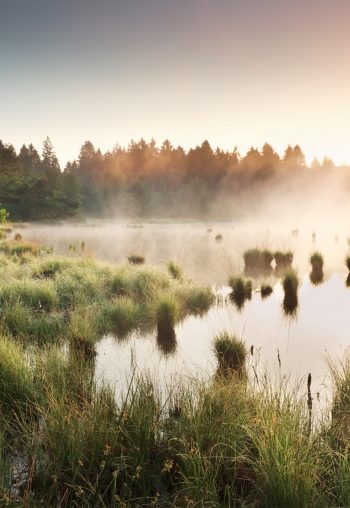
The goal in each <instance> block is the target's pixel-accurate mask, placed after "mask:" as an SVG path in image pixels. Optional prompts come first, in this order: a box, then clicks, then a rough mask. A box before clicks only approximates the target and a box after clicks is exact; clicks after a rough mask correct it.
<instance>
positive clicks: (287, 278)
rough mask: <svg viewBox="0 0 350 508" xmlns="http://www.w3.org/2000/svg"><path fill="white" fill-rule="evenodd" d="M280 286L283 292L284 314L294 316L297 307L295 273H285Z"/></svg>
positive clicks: (297, 283)
mask: <svg viewBox="0 0 350 508" xmlns="http://www.w3.org/2000/svg"><path fill="white" fill-rule="evenodd" d="M282 286H283V291H284V299H283V309H284V311H285V313H286V314H289V315H294V314H295V312H296V310H297V307H298V287H299V278H298V275H297V273H296V272H295V271H293V270H292V271H289V272H286V273H285V275H284V277H283V280H282Z"/></svg>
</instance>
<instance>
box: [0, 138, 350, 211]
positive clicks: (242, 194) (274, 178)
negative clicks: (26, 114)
mask: <svg viewBox="0 0 350 508" xmlns="http://www.w3.org/2000/svg"><path fill="white" fill-rule="evenodd" d="M335 175H340V176H341V178H342V188H343V189H347V188H348V186H349V184H350V177H349V175H350V168H349V167H345V166H343V167H336V166H335V165H334V163H333V162H332V160H331V159H329V158H325V159H324V160H323V161H322V162H321V163H320V162H319V161H318V160H317V159H315V160H314V161H313V162H312V164H311V165H310V166H307V164H306V162H305V156H304V154H303V152H302V149H301V148H300V146H299V145H296V146H294V147H292V146H290V145H289V146H288V147H287V148H286V150H285V152H284V154H283V156H282V157H280V155H279V154H278V153H277V152H276V151H275V150H274V149H273V147H272V146H271V145H269V144H268V143H265V145H264V146H263V147H262V149H261V150H258V149H257V148H253V147H252V148H250V150H249V151H248V152H247V153H246V154H245V155H244V156H241V155H240V153H239V152H238V149H237V147H235V148H234V149H233V150H232V151H224V150H222V149H220V148H217V149H215V150H214V149H213V148H212V147H211V146H210V144H209V142H208V141H204V142H203V143H202V144H201V145H199V146H196V147H195V148H191V149H189V150H188V151H185V150H184V149H183V148H182V147H181V146H178V147H175V146H173V145H172V144H171V142H170V141H168V140H166V141H164V142H163V143H162V145H161V146H160V147H158V146H157V144H156V142H155V141H154V140H151V141H150V142H149V143H147V142H146V141H145V140H144V139H141V140H139V141H137V142H135V141H131V142H130V143H129V145H128V147H127V148H124V147H121V146H119V145H116V146H115V147H114V148H113V150H112V151H107V152H106V153H102V152H101V151H100V150H99V149H96V148H95V147H94V145H93V144H92V143H91V142H90V141H86V142H85V143H84V144H83V145H82V147H81V149H80V153H79V156H78V158H77V159H76V160H74V161H72V162H68V163H67V164H66V166H65V168H61V167H60V164H59V161H58V158H57V156H56V154H55V150H54V147H53V145H52V142H51V140H50V138H46V139H45V141H44V143H43V147H42V151H41V153H39V151H38V150H37V149H36V148H35V147H34V146H33V145H32V144H30V145H29V146H26V145H23V146H22V148H21V149H20V150H19V153H17V152H16V150H15V148H14V147H13V146H12V145H11V144H5V143H3V142H2V141H0V176H1V186H0V208H4V209H6V210H7V211H8V212H9V216H10V218H11V219H12V220H17V221H29V220H30V221H31V220H41V221H52V220H57V219H65V218H69V217H80V218H83V217H92V216H93V217H106V216H113V217H141V216H142V217H144V218H154V217H173V218H203V219H206V218H219V219H221V218H232V217H234V218H239V219H241V218H242V217H243V216H244V214H246V213H247V212H250V213H254V212H255V211H258V210H257V207H261V206H262V205H263V204H264V203H266V202H267V201H268V200H269V199H270V198H271V192H272V190H273V191H274V192H275V191H276V192H278V196H279V197H283V193H286V194H288V199H289V200H290V202H291V203H292V202H293V200H294V196H296V195H297V193H298V192H299V191H300V189H304V190H305V189H310V190H312V189H314V188H315V187H317V185H319V184H320V183H321V184H324V183H325V182H327V181H328V180H329V179H334V176H335ZM286 191H288V192H286Z"/></svg>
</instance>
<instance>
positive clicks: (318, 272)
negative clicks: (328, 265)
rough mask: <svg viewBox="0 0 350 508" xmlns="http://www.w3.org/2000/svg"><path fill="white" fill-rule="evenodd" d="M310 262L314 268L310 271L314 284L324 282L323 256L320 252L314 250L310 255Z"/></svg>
mask: <svg viewBox="0 0 350 508" xmlns="http://www.w3.org/2000/svg"><path fill="white" fill-rule="evenodd" d="M310 263H311V267H312V270H311V272H310V281H311V283H312V284H314V285H318V284H321V283H322V282H323V278H324V274H323V264H324V261H323V256H322V254H321V253H320V252H314V253H313V254H312V255H311V256H310Z"/></svg>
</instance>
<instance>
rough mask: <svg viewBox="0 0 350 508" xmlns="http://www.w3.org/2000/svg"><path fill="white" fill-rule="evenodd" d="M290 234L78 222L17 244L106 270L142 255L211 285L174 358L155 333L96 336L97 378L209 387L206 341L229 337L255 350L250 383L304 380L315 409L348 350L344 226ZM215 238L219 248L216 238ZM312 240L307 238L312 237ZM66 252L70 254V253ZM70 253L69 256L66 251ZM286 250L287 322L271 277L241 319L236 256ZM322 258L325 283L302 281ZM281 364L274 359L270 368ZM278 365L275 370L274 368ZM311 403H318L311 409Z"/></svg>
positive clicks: (31, 233) (37, 231)
mask: <svg viewBox="0 0 350 508" xmlns="http://www.w3.org/2000/svg"><path fill="white" fill-rule="evenodd" d="M293 229H294V230H295V229H296V227H295V226H294V225H289V226H285V225H283V226H281V225H277V226H274V225H271V224H269V225H264V224H254V223H240V224H238V223H185V224H184V223H160V224H158V223H148V224H142V225H140V224H125V223H98V222H96V223H86V224H77V225H74V224H70V225H61V226H59V225H50V226H47V225H31V226H29V227H27V228H24V229H23V237H24V238H27V239H31V240H37V241H39V242H42V243H45V244H47V245H52V246H53V248H54V252H56V253H62V254H71V255H81V242H83V241H84V242H85V253H84V254H85V255H94V256H95V257H96V258H99V259H105V260H108V261H112V262H123V263H124V262H125V260H126V257H127V256H128V255H129V254H132V253H133V254H142V255H144V256H145V258H146V262H147V263H150V264H153V265H157V266H164V263H165V262H166V261H167V260H169V259H173V260H175V261H177V262H178V263H180V264H181V265H182V267H183V269H184V272H185V273H186V275H188V276H189V277H191V278H192V279H193V280H194V281H196V282H197V283H199V284H205V285H210V286H211V287H213V289H214V291H215V292H216V293H217V294H218V295H220V296H221V297H220V298H218V302H217V304H216V305H214V306H213V307H212V308H211V309H210V311H209V312H208V313H207V314H206V315H205V316H201V317H199V316H190V317H187V318H186V319H185V320H184V321H183V322H181V323H180V324H179V325H178V326H177V328H176V349H175V351H174V352H173V353H172V354H165V353H164V352H163V351H162V350H161V349H160V347H159V346H158V345H157V340H156V333H153V334H152V333H151V334H149V335H140V334H139V333H136V332H135V333H132V334H131V335H130V336H129V337H128V338H127V339H124V340H118V339H116V338H114V337H111V336H107V337H104V338H103V339H102V340H101V341H100V342H99V344H98V348H97V350H98V356H97V361H96V375H97V377H98V378H99V379H104V380H108V381H110V382H112V383H114V384H115V385H116V386H117V389H118V391H120V389H122V390H125V387H126V386H127V383H128V380H129V379H130V373H131V370H132V366H133V365H134V366H135V365H136V368H137V371H138V372H148V373H150V374H151V375H152V376H153V377H155V378H156V379H159V380H160V381H161V384H163V385H170V384H172V383H175V382H177V381H180V380H181V379H182V380H183V379H184V378H185V377H189V378H194V377H197V376H199V377H201V378H203V379H208V378H209V377H210V376H212V375H213V374H214V373H215V370H216V361H215V357H214V355H213V352H212V339H213V337H214V336H215V335H216V334H217V333H219V332H221V331H223V330H228V331H229V332H231V333H235V334H236V335H237V336H238V337H241V338H242V339H243V340H244V341H245V342H246V344H247V347H248V348H249V350H250V348H251V346H253V356H250V359H249V364H250V367H251V368H252V366H253V365H254V366H255V367H256V369H257V372H258V375H259V376H260V375H262V373H263V372H264V371H267V372H269V373H270V374H271V375H272V376H283V375H285V376H287V377H290V378H291V380H292V381H294V380H303V381H302V382H304V383H305V389H306V378H307V375H308V373H311V374H312V392H313V397H314V400H315V401H318V400H320V402H321V403H322V401H323V402H324V401H325V400H326V398H327V397H328V396H329V394H330V380H329V376H328V369H327V365H326V363H327V358H332V359H338V358H342V357H343V355H344V353H345V352H346V349H347V348H348V346H349V345H350V326H349V325H350V288H347V287H346V284H345V280H346V277H347V271H346V268H345V264H344V258H345V256H346V255H347V254H348V250H349V245H348V237H349V236H350V233H349V231H347V229H346V228H345V227H343V228H335V227H333V226H330V227H324V228H323V229H322V230H318V229H317V228H313V227H311V226H310V227H304V228H299V229H298V231H297V232H296V231H294V233H292V230H293ZM218 234H221V235H222V236H223V239H222V241H221V242H217V241H216V240H215V236H216V235H218ZM313 234H314V235H313ZM70 246H71V247H70ZM72 246H75V249H76V250H75V252H74V251H73V252H72ZM255 246H259V247H263V248H265V247H266V248H269V249H271V250H278V249H279V250H289V249H290V250H292V251H293V253H294V262H293V266H294V267H295V268H296V269H297V270H298V273H299V276H300V278H301V283H300V289H299V296H298V300H299V305H298V309H297V313H296V316H295V317H291V316H285V315H284V312H283V309H282V300H283V290H282V287H281V283H280V281H279V279H278V278H277V277H273V276H270V277H268V278H267V279H261V278H260V279H258V280H255V288H256V289H255V291H254V292H253V296H252V299H251V300H250V301H247V302H246V303H245V305H244V308H243V309H241V310H240V311H239V310H238V309H237V308H236V307H235V305H234V304H233V303H232V302H231V301H230V299H229V298H228V296H227V295H228V290H227V288H226V287H225V284H226V282H227V279H228V276H229V275H230V274H232V273H239V272H241V271H242V270H243V252H244V250H246V249H247V248H251V247H255ZM315 250H320V251H321V252H322V254H323V256H324V259H325V267H324V273H325V277H324V282H323V283H322V284H320V285H317V286H314V285H313V284H311V282H310V280H309V275H308V272H309V271H310V266H309V262H308V260H309V257H310V254H311V253H312V252H313V251H315ZM262 280H265V281H266V282H269V283H271V284H272V285H273V287H274V291H273V293H272V295H271V296H269V297H268V298H265V299H262V298H261V295H260V293H259V291H258V287H259V284H260V283H261V282H262ZM278 358H279V359H278ZM279 360H280V361H279ZM316 403H317V402H316Z"/></svg>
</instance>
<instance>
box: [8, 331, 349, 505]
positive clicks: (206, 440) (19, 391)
mask: <svg viewBox="0 0 350 508" xmlns="http://www.w3.org/2000/svg"><path fill="white" fill-rule="evenodd" d="M227 337H228V339H229V341H230V347H231V346H232V340H231V339H232V338H231V337H229V336H227ZM227 337H224V339H225V344H226V345H227V340H226V339H227ZM238 343H239V341H238V342H237V344H238ZM238 346H239V347H238V351H239V354H238V355H237V354H236V353H237V348H236V347H235V348H234V350H235V355H234V356H235V358H234V364H235V366H237V365H238V364H239V366H240V367H242V366H243V365H244V364H246V351H245V348H242V346H241V344H240V343H239V344H238ZM221 349H222V348H220V351H221ZM231 349H232V347H231ZM226 350H227V348H225V351H226ZM237 359H238V363H237V362H236V360H237ZM0 362H1V363H0V365H1V369H0V387H1V389H0V424H1V435H0V476H1V478H0V480H1V481H0V496H1V500H2V502H3V501H4V500H5V499H7V503H8V504H7V505H8V506H40V505H41V506H67V507H69V506H99V507H110V506H140V507H141V506H154V505H159V506H224V507H231V506H247V507H267V506H269V507H275V508H280V507H281V506H290V507H294V506H298V507H305V508H306V507H315V508H316V507H319V506H321V507H329V506H330V507H332V506H334V507H336V506H348V505H349V499H350V498H349V492H350V491H349V487H350V476H349V472H350V468H349V463H350V461H349V447H348V438H349V435H348V434H349V431H348V419H349V415H350V404H349V400H350V362H349V361H348V360H346V361H344V363H343V364H342V365H341V366H340V367H339V366H338V367H336V368H334V370H333V376H334V380H335V393H334V402H333V418H332V420H331V421H330V420H325V422H324V423H323V424H322V425H320V426H319V427H318V428H315V429H314V430H313V431H312V432H311V434H310V428H309V416H308V411H307V405H306V401H305V396H304V394H303V393H301V394H299V392H297V391H293V390H292V389H290V390H288V388H286V386H285V385H281V386H275V388H273V385H272V384H271V383H269V382H268V381H266V379H265V380H264V379H263V378H262V379H260V383H259V385H255V386H256V387H257V388H254V387H253V386H252V385H250V384H249V383H248V382H247V378H246V377H244V378H240V377H239V376H233V377H231V376H230V377H227V376H214V377H213V379H212V380H211V381H209V382H207V383H204V382H202V381H199V380H193V381H187V382H186V384H182V385H178V386H177V387H172V388H171V389H170V391H169V393H168V394H165V399H164V394H163V397H162V396H161V395H160V393H161V392H160V390H159V387H158V386H157V385H156V384H155V383H154V382H152V381H151V379H149V378H147V377H139V378H137V377H136V374H135V373H134V375H133V376H134V377H133V379H131V383H130V386H129V390H128V391H127V392H126V393H124V394H123V395H121V394H120V393H118V394H117V398H116V397H115V392H114V390H112V389H111V388H109V387H108V386H104V385H101V384H99V385H97V384H96V381H95V380H94V361H93V360H89V361H82V358H81V357H79V355H77V354H76V353H75V351H74V350H73V349H72V348H68V349H64V348H60V347H59V346H58V345H50V346H46V347H45V348H41V349H35V350H32V351H31V352H30V353H28V352H26V350H25V349H24V347H23V346H22V345H20V344H16V343H15V342H14V341H13V339H11V338H9V337H5V336H2V337H0ZM231 363H232V362H231V361H230V365H231ZM231 366H232V365H231ZM164 400H165V402H164ZM14 451H16V453H17V454H19V456H20V457H21V458H22V462H23V464H24V466H23V467H24V470H23V471H22V476H21V475H20V481H19V482H18V485H17V487H16V489H13V488H10V486H9V484H8V480H9V476H8V475H7V472H8V471H9V470H10V460H11V454H13V453H14ZM4 506H6V504H4Z"/></svg>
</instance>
